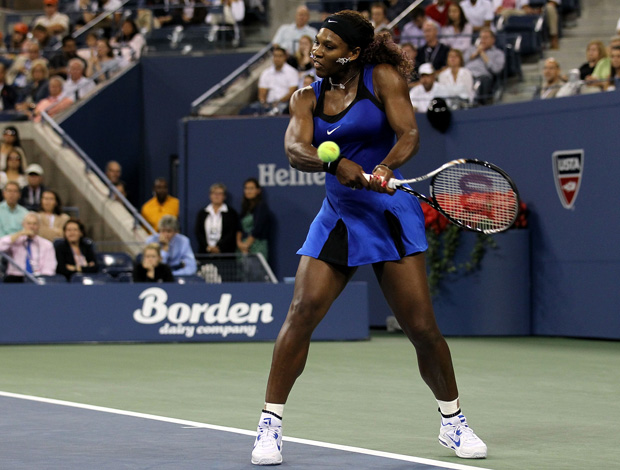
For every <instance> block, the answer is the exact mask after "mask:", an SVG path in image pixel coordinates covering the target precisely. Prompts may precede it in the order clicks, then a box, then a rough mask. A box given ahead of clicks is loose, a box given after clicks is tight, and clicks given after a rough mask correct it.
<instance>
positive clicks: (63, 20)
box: [33, 0, 69, 39]
mask: <svg viewBox="0 0 620 470" xmlns="http://www.w3.org/2000/svg"><path fill="white" fill-rule="evenodd" d="M43 11H44V12H45V14H44V15H41V16H37V17H36V18H35V19H34V23H33V26H37V25H42V26H45V27H46V28H47V30H48V31H49V33H50V34H51V35H53V36H56V38H57V39H60V38H61V37H62V36H63V35H65V34H68V33H69V17H68V16H67V15H65V14H64V13H60V12H59V11H58V0H43Z"/></svg>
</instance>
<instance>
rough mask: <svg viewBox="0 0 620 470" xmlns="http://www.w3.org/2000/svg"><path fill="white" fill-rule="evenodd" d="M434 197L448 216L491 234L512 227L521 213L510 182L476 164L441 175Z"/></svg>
mask: <svg viewBox="0 0 620 470" xmlns="http://www.w3.org/2000/svg"><path fill="white" fill-rule="evenodd" d="M431 194H432V196H433V198H434V199H435V201H436V202H437V204H438V205H439V206H440V207H441V209H442V210H443V211H444V212H446V214H447V215H448V216H450V217H452V218H454V219H456V220H460V221H462V222H463V223H464V224H465V225H466V226H468V227H470V228H472V229H474V230H479V231H484V232H488V233H492V232H498V231H501V230H505V229H506V228H508V227H510V226H511V225H512V223H513V222H514V220H515V219H516V217H517V212H518V209H519V201H518V196H517V194H516V192H515V190H514V189H513V187H512V185H511V184H510V182H509V181H508V180H507V179H506V178H505V177H504V176H503V175H502V174H501V173H500V172H498V171H496V170H494V169H492V168H489V167H486V166H484V165H480V164H475V163H465V164H459V165H455V166H452V167H448V168H446V169H445V170H443V171H442V172H440V173H438V174H437V175H436V176H435V178H434V179H433V181H432V183H431Z"/></svg>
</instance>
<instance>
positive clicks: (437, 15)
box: [425, 0, 451, 27]
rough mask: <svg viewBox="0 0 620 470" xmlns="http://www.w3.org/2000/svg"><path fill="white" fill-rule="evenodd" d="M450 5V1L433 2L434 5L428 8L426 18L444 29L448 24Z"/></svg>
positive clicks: (436, 0)
mask: <svg viewBox="0 0 620 470" xmlns="http://www.w3.org/2000/svg"><path fill="white" fill-rule="evenodd" d="M450 5H451V3H450V1H449V0H433V3H431V4H430V5H428V6H427V7H426V10H425V13H426V17H427V18H430V19H432V20H433V21H435V22H436V23H437V24H439V26H441V27H444V26H446V25H447V24H448V8H449V7H450Z"/></svg>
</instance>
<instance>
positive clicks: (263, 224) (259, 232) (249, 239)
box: [237, 178, 271, 259]
mask: <svg viewBox="0 0 620 470" xmlns="http://www.w3.org/2000/svg"><path fill="white" fill-rule="evenodd" d="M240 217H241V218H240V221H241V231H240V232H238V233H237V249H238V250H239V251H240V252H241V253H261V254H262V255H263V256H264V257H265V259H267V255H268V254H269V248H268V247H269V231H270V225H271V221H270V214H269V207H268V206H267V203H265V202H264V201H263V195H262V189H261V187H260V184H259V183H258V180H257V179H256V178H248V179H247V180H245V183H243V200H242V201H241V216H240Z"/></svg>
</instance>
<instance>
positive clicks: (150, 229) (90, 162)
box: [41, 110, 157, 235]
mask: <svg viewBox="0 0 620 470" xmlns="http://www.w3.org/2000/svg"><path fill="white" fill-rule="evenodd" d="M41 117H42V118H43V120H44V121H45V122H46V123H47V124H49V126H50V127H51V128H52V129H53V130H54V131H55V132H56V133H57V134H58V136H59V137H60V138H61V139H62V140H63V142H66V143H67V144H68V145H69V146H70V147H71V148H72V149H73V150H74V151H75V153H77V154H78V156H79V157H80V158H81V159H82V161H83V162H84V163H85V164H86V171H88V170H91V171H93V172H94V173H95V174H96V175H97V176H98V177H99V179H101V181H103V182H104V183H105V185H106V186H107V187H108V189H109V190H110V191H111V192H112V193H113V194H114V195H115V196H116V197H117V198H118V199H119V201H120V202H121V203H122V204H123V205H124V206H125V208H126V209H127V210H128V211H129V212H130V213H131V215H132V216H133V218H134V222H135V226H134V228H135V227H136V226H137V225H138V222H139V223H140V224H142V225H143V226H144V227H145V228H146V230H147V231H148V232H150V234H151V235H152V234H154V233H157V231H156V230H155V229H154V228H153V227H152V226H151V224H149V223H148V222H147V221H146V219H145V218H144V217H142V214H140V212H138V211H137V210H136V208H135V207H134V206H133V204H131V202H129V201H128V200H127V198H126V197H125V196H123V194H122V193H121V192H120V191H119V190H118V189H117V188H116V186H114V185H113V184H112V182H111V181H110V180H109V179H108V177H107V176H106V174H105V173H104V172H103V171H101V169H100V168H99V166H97V164H96V163H95V162H94V161H93V160H91V158H90V157H89V156H88V155H86V152H84V150H82V148H81V147H80V146H79V145H78V144H77V143H76V142H75V141H74V140H73V139H72V138H71V137H70V136H69V134H67V133H66V132H65V131H64V130H63V128H62V127H60V126H59V125H58V124H57V123H56V121H54V120H53V119H52V118H51V117H50V115H49V114H47V113H46V112H45V110H43V111H41Z"/></svg>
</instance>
